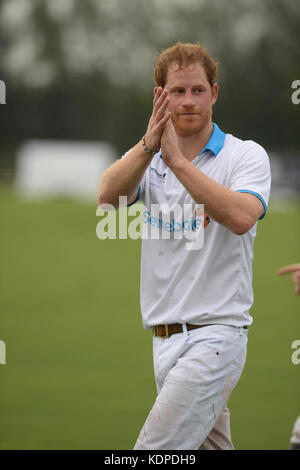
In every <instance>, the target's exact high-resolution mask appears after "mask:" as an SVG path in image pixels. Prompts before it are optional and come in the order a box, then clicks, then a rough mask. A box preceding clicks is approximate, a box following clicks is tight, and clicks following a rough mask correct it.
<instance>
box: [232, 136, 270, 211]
mask: <svg viewBox="0 0 300 470" xmlns="http://www.w3.org/2000/svg"><path fill="white" fill-rule="evenodd" d="M244 144H247V145H243V146H242V147H241V148H240V149H239V150H238V151H237V154H236V155H235V162H234V167H233V171H232V175H231V176H232V177H231V183H230V189H232V190H233V191H237V192H240V193H250V194H254V195H255V196H257V197H258V198H259V200H260V201H261V203H262V205H263V206H264V214H263V215H262V216H261V217H260V218H261V219H262V218H263V217H264V216H265V214H266V212H267V208H268V202H269V197H270V190H271V170H270V162H269V157H268V154H267V152H266V151H265V149H264V148H263V147H261V146H260V145H259V144H257V143H256V142H253V141H247V142H244Z"/></svg>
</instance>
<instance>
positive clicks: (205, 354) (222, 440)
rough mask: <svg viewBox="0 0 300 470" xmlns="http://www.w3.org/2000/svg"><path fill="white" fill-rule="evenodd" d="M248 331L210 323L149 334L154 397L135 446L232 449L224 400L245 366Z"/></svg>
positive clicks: (169, 448)
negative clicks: (159, 334) (168, 334)
mask: <svg viewBox="0 0 300 470" xmlns="http://www.w3.org/2000/svg"><path fill="white" fill-rule="evenodd" d="M247 335H248V330H247V329H243V328H236V327H232V326H227V325H210V326H206V327H203V328H198V329H195V330H191V331H186V328H185V325H184V332H183V333H178V334H174V335H172V336H171V337H170V338H160V337H156V336H154V338H153V359H154V373H155V380H156V386H157V391H158V396H157V398H156V401H155V403H154V405H153V408H152V410H151V411H150V413H149V415H148V418H147V420H146V422H145V424H144V426H143V428H142V430H141V432H140V435H139V437H138V439H137V442H136V444H135V447H134V449H135V450H154V449H161V450H198V449H201V450H204V449H207V450H210V449H222V450H226V449H233V448H234V447H233V444H232V441H231V436H230V422H229V419H230V418H229V410H228V408H226V403H227V401H228V399H229V396H230V394H231V392H232V390H233V389H234V387H235V385H236V384H237V382H238V380H239V378H240V376H241V373H242V370H243V368H244V364H245V360H246V351H247V339H248V336H247Z"/></svg>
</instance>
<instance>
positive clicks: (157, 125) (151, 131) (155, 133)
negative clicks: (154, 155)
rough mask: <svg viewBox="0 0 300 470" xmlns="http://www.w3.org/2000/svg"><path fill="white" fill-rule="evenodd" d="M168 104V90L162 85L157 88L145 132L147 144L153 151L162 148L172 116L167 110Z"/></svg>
mask: <svg viewBox="0 0 300 470" xmlns="http://www.w3.org/2000/svg"><path fill="white" fill-rule="evenodd" d="M168 104H169V99H168V91H167V90H166V89H164V90H163V89H162V88H161V87H157V88H155V89H154V99H153V111H152V115H151V117H150V120H149V124H148V128H147V132H146V134H145V144H146V146H147V148H148V149H149V150H151V151H155V150H157V151H158V150H159V149H160V140H161V136H162V133H163V130H164V127H165V125H166V123H167V122H168V120H169V119H170V116H171V113H170V112H169V111H168V110H167V107H168Z"/></svg>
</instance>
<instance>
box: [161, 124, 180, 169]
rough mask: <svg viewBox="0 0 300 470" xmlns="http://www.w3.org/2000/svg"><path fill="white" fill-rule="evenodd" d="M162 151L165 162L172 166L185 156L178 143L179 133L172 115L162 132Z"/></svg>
mask: <svg viewBox="0 0 300 470" xmlns="http://www.w3.org/2000/svg"><path fill="white" fill-rule="evenodd" d="M161 153H162V157H163V160H164V162H165V163H166V164H167V165H168V166H169V167H170V168H172V166H173V165H174V164H176V162H178V161H179V160H182V159H183V158H184V157H183V155H182V153H181V151H180V148H179V145H178V141H177V135H176V131H175V128H174V125H173V122H172V120H171V117H170V118H169V120H168V122H167V123H166V125H165V128H164V131H163V134H162V138H161Z"/></svg>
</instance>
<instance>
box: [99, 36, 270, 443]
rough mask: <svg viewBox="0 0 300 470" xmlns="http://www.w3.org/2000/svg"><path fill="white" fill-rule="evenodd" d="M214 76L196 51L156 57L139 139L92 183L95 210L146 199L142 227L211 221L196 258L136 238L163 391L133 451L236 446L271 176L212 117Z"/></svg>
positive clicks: (265, 163) (173, 246)
mask: <svg viewBox="0 0 300 470" xmlns="http://www.w3.org/2000/svg"><path fill="white" fill-rule="evenodd" d="M216 69H217V65H216V62H215V60H214V59H213V58H212V57H211V56H210V55H209V54H208V52H207V51H206V50H205V49H204V48H203V47H202V46H201V45H200V44H183V43H177V44H176V45H174V46H172V47H170V48H168V49H166V50H164V51H162V52H161V53H160V54H159V56H158V58H157V61H156V65H155V69H154V79H155V83H156V87H155V89H154V100H153V110H152V115H151V117H150V120H149V124H148V127H147V130H146V133H145V135H144V137H143V138H142V139H141V140H140V141H139V142H138V143H137V144H136V145H135V147H133V148H132V149H131V150H129V151H128V152H127V153H126V154H125V155H124V156H123V157H122V158H121V159H119V160H118V161H116V162H115V163H114V164H113V165H112V166H111V167H109V168H108V169H107V170H106V172H105V173H104V174H103V176H102V178H101V181H100V183H99V188H98V202H99V205H101V206H102V207H105V205H106V204H111V205H113V206H114V208H118V207H119V196H125V195H126V196H127V200H128V205H130V204H133V203H134V202H136V201H137V200H139V199H140V200H142V201H143V202H144V205H145V209H146V211H145V213H144V226H143V228H144V227H145V226H148V227H149V226H150V225H155V223H156V222H157V226H158V228H159V229H160V232H161V233H162V232H163V231H170V230H171V229H170V224H169V225H168V226H164V224H162V223H161V221H159V220H158V221H157V220H156V219H155V217H152V216H149V217H147V216H146V217H145V214H151V208H152V207H153V205H157V204H159V205H162V204H164V205H165V206H167V207H169V208H170V211H171V210H172V207H173V206H174V205H175V204H177V205H180V206H181V207H183V206H184V205H190V206H191V207H192V208H193V211H194V212H193V213H194V214H195V213H196V212H197V204H203V205H204V210H205V214H206V215H207V217H209V219H210V223H209V224H207V226H206V228H205V243H204V246H203V248H202V249H201V250H200V249H199V250H198V251H192V250H190V251H187V249H186V246H185V245H186V240H185V239H184V237H181V239H178V238H176V237H175V236H172V237H168V239H165V237H160V238H159V239H153V238H152V239H151V237H150V238H146V237H143V241H142V259H141V286H140V293H141V310H142V318H143V326H144V328H145V329H150V328H153V358H154V372H155V379H156V386H157V392H158V396H157V399H156V401H155V403H154V405H153V408H152V410H151V411H150V413H149V415H148V418H147V420H146V422H145V424H144V426H143V428H142V430H141V432H140V434H139V437H138V439H137V441H136V444H135V447H134V449H136V450H146V449H150V450H153V449H164V450H167V449H173V450H180V449H203V450H217V449H222V450H231V449H234V446H233V443H232V440H231V433H230V414H229V410H228V408H227V402H228V399H229V396H230V394H231V392H232V390H233V389H234V387H235V386H236V384H237V383H238V381H239V378H240V376H241V373H242V371H243V368H244V365H245V361H246V351H247V339H248V327H249V326H250V325H251V324H252V317H251V315H250V313H249V309H250V307H251V306H252V303H253V290H252V258H253V242H254V238H255V235H256V227H257V221H258V220H259V219H262V218H263V217H264V215H265V213H266V211H267V204H268V199H269V194H270V183H271V175H270V166H269V159H268V155H267V153H266V151H265V150H264V149H263V147H261V146H260V145H259V144H257V143H256V142H253V141H250V140H248V141H242V140H241V139H239V138H237V137H234V136H233V135H231V134H228V133H227V134H226V133H225V132H223V131H222V130H221V129H220V128H219V127H218V125H217V124H216V123H213V122H212V108H213V106H214V104H215V103H216V100H217V97H218V84H217V82H216ZM233 112H234V110H233ZM180 222H181V221H180ZM187 222H188V221H187V220H184V221H183V222H182V227H185V224H186V223H187ZM178 223H179V222H178V221H177V220H176V221H174V225H173V227H175V226H177V227H178V225H176V224H178ZM182 230H183V229H182ZM173 232H175V230H173ZM173 235H174V234H173Z"/></svg>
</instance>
